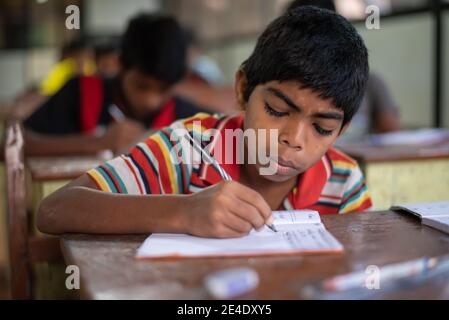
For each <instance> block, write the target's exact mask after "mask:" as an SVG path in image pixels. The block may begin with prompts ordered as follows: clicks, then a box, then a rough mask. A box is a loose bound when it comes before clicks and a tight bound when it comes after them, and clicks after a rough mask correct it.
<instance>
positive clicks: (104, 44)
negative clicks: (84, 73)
mask: <svg viewBox="0 0 449 320" xmlns="http://www.w3.org/2000/svg"><path fill="white" fill-rule="evenodd" d="M118 52H120V46H119V42H118V41H117V39H113V38H111V39H101V41H100V40H98V41H97V42H96V43H95V45H94V54H95V60H99V59H100V58H101V57H103V56H106V55H109V54H113V53H118Z"/></svg>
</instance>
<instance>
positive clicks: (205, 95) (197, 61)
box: [175, 29, 237, 113]
mask: <svg viewBox="0 0 449 320" xmlns="http://www.w3.org/2000/svg"><path fill="white" fill-rule="evenodd" d="M184 32H185V37H186V42H187V65H188V70H187V74H186V77H185V78H184V80H183V81H181V82H180V83H179V84H178V85H177V86H176V88H175V92H176V93H177V94H179V95H180V96H183V97H186V98H187V99H189V100H191V101H193V102H195V103H196V104H197V105H199V106H201V107H203V108H204V109H209V110H211V111H215V112H223V113H232V112H235V111H236V110H237V102H236V99H235V94H234V88H233V87H232V86H227V85H224V84H223V82H224V75H223V73H222V71H221V70H220V68H219V66H218V65H217V63H215V61H214V60H213V59H211V58H210V57H208V56H207V55H205V54H204V52H203V50H202V48H201V45H200V43H199V41H198V39H197V37H196V35H195V33H194V32H193V30H190V29H185V31H184Z"/></svg>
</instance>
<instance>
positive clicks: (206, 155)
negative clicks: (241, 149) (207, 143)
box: [185, 132, 278, 232]
mask: <svg viewBox="0 0 449 320" xmlns="http://www.w3.org/2000/svg"><path fill="white" fill-rule="evenodd" d="M185 136H186V137H187V139H188V140H189V142H190V143H191V145H192V146H193V148H194V149H196V151H198V152H199V153H201V154H202V155H203V157H204V158H205V159H206V160H207V161H208V162H209V163H210V164H211V165H212V166H213V167H214V168H215V170H217V171H218V173H219V174H220V176H221V177H222V178H223V179H224V180H225V181H232V178H231V176H230V175H229V174H228V173H227V172H226V171H225V170H224V169H223V167H222V166H220V164H219V163H218V162H217V160H215V158H214V157H212V156H211V155H210V154H209V153H208V152H206V150H204V149H203V148H202V147H201V146H200V145H199V143H198V142H197V141H196V140H195V139H194V138H192V136H191V135H190V133H188V132H187V135H185ZM265 225H266V226H267V227H268V228H270V229H271V230H272V231H273V232H278V231H277V230H276V228H275V226H274V225H273V224H265Z"/></svg>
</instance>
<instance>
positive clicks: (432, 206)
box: [391, 201, 449, 233]
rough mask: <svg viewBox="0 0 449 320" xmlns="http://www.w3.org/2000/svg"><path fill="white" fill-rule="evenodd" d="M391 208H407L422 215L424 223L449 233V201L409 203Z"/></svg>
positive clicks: (417, 214) (415, 213)
mask: <svg viewBox="0 0 449 320" xmlns="http://www.w3.org/2000/svg"><path fill="white" fill-rule="evenodd" d="M391 209H392V210H397V209H403V210H406V211H408V212H410V213H412V214H414V215H416V216H418V217H420V218H421V219H422V223H423V224H424V225H427V226H430V227H433V228H436V229H438V230H441V231H443V232H446V233H449V201H438V202H428V203H415V204H407V205H400V206H393V207H391Z"/></svg>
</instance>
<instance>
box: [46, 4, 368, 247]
mask: <svg viewBox="0 0 449 320" xmlns="http://www.w3.org/2000/svg"><path fill="white" fill-rule="evenodd" d="M367 77H368V55H367V50H366V48H365V45H364V43H363V41H362V39H361V38H360V36H359V35H358V34H357V32H356V31H355V29H354V28H353V27H352V26H351V24H350V23H349V22H348V21H346V20H345V19H344V18H343V17H341V16H339V15H337V14H336V13H333V12H331V11H328V10H323V9H318V8H314V7H304V8H299V9H296V10H292V11H289V12H287V13H285V14H284V15H282V16H281V17H279V18H278V19H276V20H275V21H274V22H272V23H271V24H270V25H269V26H268V28H267V29H266V30H265V31H264V33H263V34H262V35H261V37H260V38H259V40H258V43H257V45H256V48H255V49H254V52H253V53H252V55H251V56H250V57H249V58H248V59H247V60H246V61H245V62H244V63H243V64H242V66H241V69H240V70H239V71H238V72H237V75H236V83H235V92H236V97H237V101H238V103H239V105H240V106H241V107H242V109H244V112H241V113H239V114H236V115H232V116H227V117H221V118H220V117H218V116H209V115H206V114H198V115H196V116H193V117H191V118H188V119H185V120H181V121H177V122H175V123H174V124H173V125H171V126H170V127H167V128H165V129H163V130H161V131H159V132H157V133H156V134H154V135H153V136H151V137H150V138H148V139H147V140H146V141H145V142H143V143H140V144H138V145H137V146H136V147H134V148H133V149H132V150H131V152H130V153H129V154H127V155H122V156H120V157H118V158H115V159H113V160H111V161H109V162H107V163H105V164H104V165H102V166H100V167H98V168H96V169H93V170H91V171H89V172H88V173H87V174H85V175H83V176H82V177H80V178H79V179H77V180H75V181H73V182H72V183H70V184H69V185H67V186H66V187H64V188H63V189H60V190H59V191H57V192H55V193H54V194H52V195H50V196H49V197H48V198H46V199H45V200H44V201H43V202H42V204H41V206H40V209H39V215H38V227H39V228H40V229H41V230H42V231H44V232H48V233H66V232H82V233H152V232H172V233H189V234H192V235H196V236H203V237H220V238H223V237H237V236H242V235H244V234H247V233H248V232H249V231H250V230H251V229H253V228H255V229H260V228H262V227H263V226H264V224H265V223H267V224H270V223H271V221H270V220H271V219H272V217H271V210H277V209H306V208H307V209H314V210H318V211H319V212H320V213H321V214H332V213H346V212H359V211H363V210H365V209H368V208H369V207H370V206H371V200H370V197H369V195H368V193H367V190H366V186H365V183H364V179H363V176H362V174H361V171H360V169H359V167H358V166H357V163H356V162H355V161H354V160H352V159H351V158H349V157H348V156H346V155H344V154H343V153H341V152H339V151H337V150H335V149H333V148H332V146H333V144H334V143H335V141H336V139H337V138H338V137H339V136H340V135H341V134H342V132H344V130H345V129H346V128H347V126H348V125H349V121H350V120H351V118H352V116H353V115H354V113H355V112H356V111H357V108H358V106H359V104H360V101H361V99H362V96H363V90H364V87H365V84H366V81H367ZM211 129H214V130H211ZM226 130H231V131H235V130H244V132H245V134H246V132H256V133H257V134H255V135H254V136H255V137H256V141H255V142H254V141H253V142H251V143H250V142H248V140H249V139H246V138H245V139H244V138H242V136H241V135H240V136H239V135H234V136H233V137H236V138H235V139H234V138H233V139H234V140H239V139H240V141H236V142H241V145H243V148H242V149H243V150H244V151H245V152H246V153H245V155H244V156H243V159H244V161H243V163H240V164H238V163H236V161H235V160H236V158H238V157H239V155H238V154H236V153H238V150H236V149H237V147H236V144H235V143H229V140H228V141H226V139H225V143H224V144H223V143H222V144H220V141H222V140H223V136H224V137H225V138H226V136H227V134H226ZM267 130H268V131H267ZM270 131H271V132H272V131H274V132H275V133H277V134H276V139H275V141H274V142H275V144H276V150H275V151H276V152H274V153H273V152H271V151H272V150H271V147H270V148H268V146H266V143H264V142H266V141H272V140H273V139H271V138H272V137H271V133H270V134H269V133H268V132H270ZM183 132H184V133H183ZM185 132H187V133H188V134H189V135H191V136H192V137H195V138H196V139H200V140H201V141H202V142H204V141H207V142H210V143H209V144H208V145H207V150H208V152H209V153H210V154H212V155H213V156H214V157H215V158H216V159H217V160H218V161H219V162H221V165H222V168H223V169H224V170H225V171H226V172H227V173H228V174H229V175H230V176H231V177H232V180H233V181H226V182H224V181H223V179H222V178H221V177H220V175H219V174H218V173H217V170H216V168H214V166H212V165H210V163H208V162H206V161H204V159H201V160H200V161H189V154H190V151H189V150H190V149H189V148H188V147H189V146H188V142H187V140H188V139H183V137H182V135H183V134H185ZM260 132H262V133H263V134H262V135H261V134H259V133H260ZM265 132H267V133H266V134H265ZM209 135H211V137H208V136H209ZM248 136H250V135H248ZM209 138H210V139H209ZM242 139H243V140H244V141H243V142H242V141H241V140H242ZM234 140H232V142H235V141H234ZM230 145H232V147H231V148H229V146H230ZM254 145H257V148H260V146H262V148H265V149H264V151H265V154H268V155H269V156H268V159H269V161H268V164H269V166H268V168H267V166H266V163H263V162H262V161H260V160H261V158H259V157H258V156H254V153H251V152H248V150H250V149H251V148H253V146H254ZM203 146H204V143H203ZM220 146H221V147H220ZM223 147H225V148H224V149H225V151H223ZM228 153H233V154H232V155H231V156H230V157H228V155H229V154H228ZM219 154H222V155H223V157H225V158H226V160H223V159H220V157H219V156H218V155H219ZM229 158H230V159H231V160H232V161H229ZM254 159H255V161H252V160H254ZM262 169H270V170H266V171H265V172H264V173H263V174H262V172H263V170H262ZM81 199H82V201H80V200H81Z"/></svg>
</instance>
